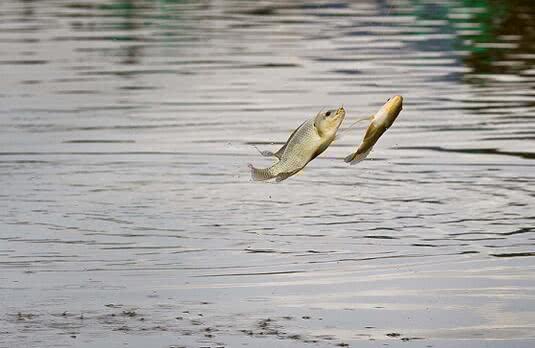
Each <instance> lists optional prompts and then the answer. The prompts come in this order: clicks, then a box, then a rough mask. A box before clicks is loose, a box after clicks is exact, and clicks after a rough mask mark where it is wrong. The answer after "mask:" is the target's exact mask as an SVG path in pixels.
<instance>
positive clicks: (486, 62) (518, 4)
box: [411, 0, 535, 73]
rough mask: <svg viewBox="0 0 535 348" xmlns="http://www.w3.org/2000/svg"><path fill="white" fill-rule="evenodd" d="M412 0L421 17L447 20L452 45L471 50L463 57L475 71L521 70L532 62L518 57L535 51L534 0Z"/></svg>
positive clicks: (446, 26)
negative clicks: (439, 1)
mask: <svg viewBox="0 0 535 348" xmlns="http://www.w3.org/2000/svg"><path fill="white" fill-rule="evenodd" d="M411 3H412V5H413V8H414V11H413V15H415V16H416V17H417V19H419V20H441V21H444V22H445V24H444V26H443V27H442V28H441V31H442V32H443V33H449V34H454V39H453V40H454V42H453V43H452V48H454V49H455V50H457V51H462V52H465V53H467V55H466V57H464V58H463V61H464V64H465V65H467V66H469V67H471V68H472V70H473V72H475V73H519V72H521V71H523V70H525V69H528V68H530V67H531V66H532V63H533V61H534V59H533V57H532V58H529V57H528V58H525V57H524V58H522V59H518V58H517V57H519V56H520V55H523V56H529V55H532V54H533V53H535V49H534V42H535V6H533V5H534V3H533V1H532V0H510V1H498V0H463V1H455V2H444V3H438V4H437V3H435V2H430V1H421V0H413V1H412V2H411ZM422 34H423V33H422ZM515 57H516V58H515Z"/></svg>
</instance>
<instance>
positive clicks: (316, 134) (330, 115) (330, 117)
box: [249, 107, 346, 182]
mask: <svg viewBox="0 0 535 348" xmlns="http://www.w3.org/2000/svg"><path fill="white" fill-rule="evenodd" d="M345 115H346V112H345V110H344V108H343V107H340V108H339V109H337V110H329V111H326V112H320V113H318V114H317V115H316V117H314V118H313V119H310V120H308V121H305V122H303V123H302V124H301V125H300V126H299V127H298V128H297V129H296V130H295V131H294V132H293V133H292V134H291V135H290V138H288V140H287V141H286V144H284V145H283V146H282V147H281V148H280V149H279V150H278V151H277V152H275V153H272V152H269V151H260V153H261V154H262V155H264V156H274V157H276V158H278V160H279V161H278V162H277V163H275V164H274V165H273V166H271V167H269V168H264V169H257V168H255V167H253V165H251V164H249V168H250V169H251V177H252V179H253V180H255V181H264V180H269V179H275V180H276V181H277V182H279V181H282V180H286V179H288V178H289V177H290V176H292V175H294V174H297V173H298V172H299V171H301V170H302V169H303V168H304V167H305V166H306V165H307V164H308V162H310V161H312V160H313V159H314V158H316V157H317V156H319V155H320V154H321V153H322V152H323V151H325V150H326V149H327V147H329V145H330V144H331V143H332V142H333V140H334V138H335V136H336V132H337V131H338V128H339V127H340V125H341V124H342V121H343V120H344V117H345Z"/></svg>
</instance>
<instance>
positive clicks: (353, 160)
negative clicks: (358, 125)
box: [344, 147, 373, 165]
mask: <svg viewBox="0 0 535 348" xmlns="http://www.w3.org/2000/svg"><path fill="white" fill-rule="evenodd" d="M372 149H373V147H370V148H369V149H368V150H367V151H366V152H362V153H359V152H358V151H357V152H354V153H352V154H351V155H348V156H347V157H346V158H344V162H346V163H349V164H351V165H354V164H357V163H359V162H360V161H362V160H364V159H365V158H366V157H368V155H369V154H370V152H371V151H372Z"/></svg>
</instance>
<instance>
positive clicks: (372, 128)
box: [344, 95, 403, 164]
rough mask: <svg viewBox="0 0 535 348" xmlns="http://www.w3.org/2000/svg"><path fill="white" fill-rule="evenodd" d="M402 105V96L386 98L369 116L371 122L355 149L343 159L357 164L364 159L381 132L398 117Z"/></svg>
mask: <svg viewBox="0 0 535 348" xmlns="http://www.w3.org/2000/svg"><path fill="white" fill-rule="evenodd" d="M402 107H403V97H402V96H400V95H396V96H395V97H392V98H390V99H388V101H387V102H386V104H385V105H383V106H382V107H381V109H379V111H378V112H377V113H376V114H375V115H373V116H370V119H371V123H370V125H369V126H368V129H367V130H366V133H365V134H364V138H363V139H362V141H361V142H360V145H359V146H358V148H357V151H355V152H354V153H352V154H350V155H348V156H347V157H346V158H345V159H344V161H345V162H348V163H350V164H357V163H359V162H360V161H362V160H363V159H365V158H366V157H367V156H368V154H369V153H370V152H371V151H372V148H373V146H374V145H375V143H376V142H377V140H379V138H380V137H381V135H383V133H384V132H386V130H387V129H388V128H390V126H391V125H392V123H394V121H395V120H396V117H398V115H399V113H400V112H401V109H402Z"/></svg>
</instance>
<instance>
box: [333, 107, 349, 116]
mask: <svg viewBox="0 0 535 348" xmlns="http://www.w3.org/2000/svg"><path fill="white" fill-rule="evenodd" d="M345 116H346V110H345V109H344V107H343V106H341V107H339V108H338V110H336V114H335V115H334V119H340V118H341V119H343V118H344V117H345Z"/></svg>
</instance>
